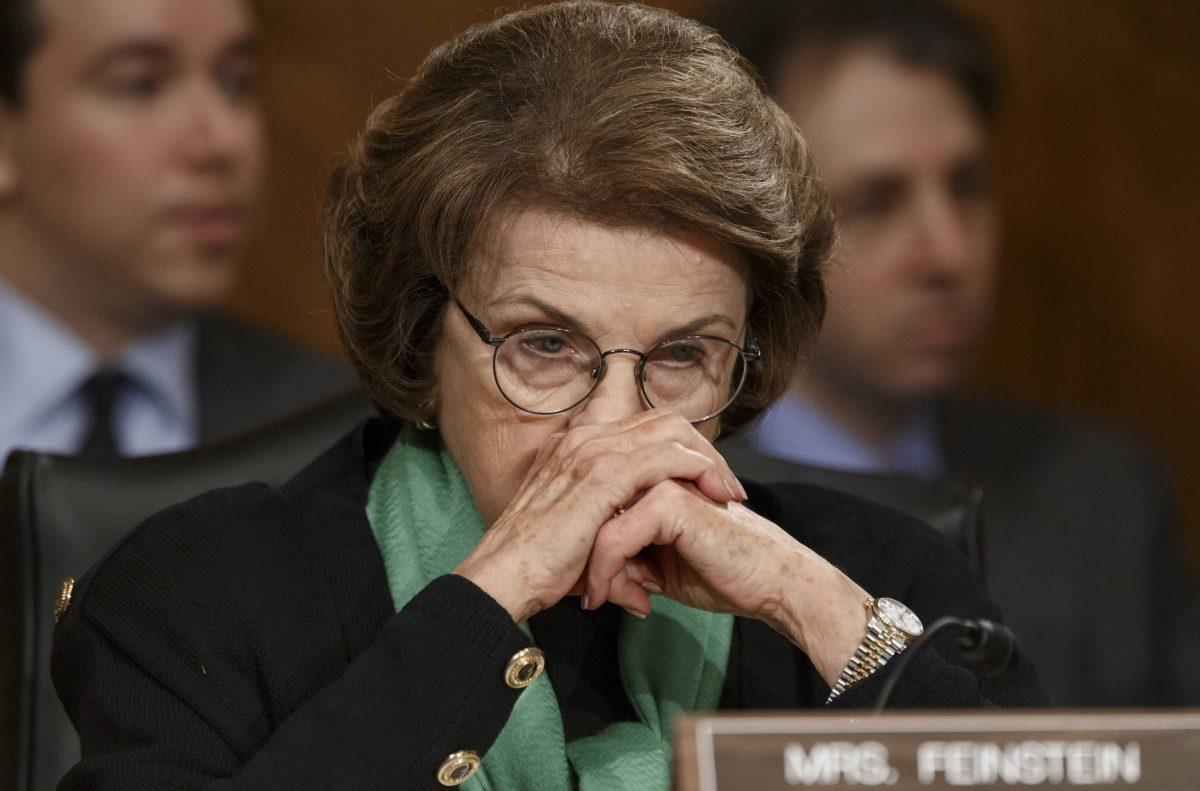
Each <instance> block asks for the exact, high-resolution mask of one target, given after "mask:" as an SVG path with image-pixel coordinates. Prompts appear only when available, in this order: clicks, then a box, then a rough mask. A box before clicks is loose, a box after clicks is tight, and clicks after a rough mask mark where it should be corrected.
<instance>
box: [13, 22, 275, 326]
mask: <svg viewBox="0 0 1200 791" xmlns="http://www.w3.org/2000/svg"><path fill="white" fill-rule="evenodd" d="M38 9H39V12H40V16H41V20H42V24H43V27H44V31H45V33H44V36H43V39H42V43H41V44H40V46H39V47H38V49H37V50H36V51H35V52H34V54H33V56H32V58H31V59H30V61H29V63H28V67H27V70H26V73H25V80H24V85H25V91H24V93H25V101H24V103H23V105H22V106H21V107H16V108H12V107H7V108H4V109H3V110H0V112H3V114H4V118H3V120H4V129H3V130H2V131H4V132H5V136H6V138H7V139H6V140H5V141H4V147H3V152H2V155H3V157H4V161H3V162H0V165H3V174H4V178H2V179H0V209H3V210H4V211H6V212H13V213H15V214H16V216H17V217H18V219H19V221H20V224H21V227H22V228H23V229H24V230H23V231H22V233H23V238H25V239H26V240H28V242H29V245H30V246H31V248H32V249H34V250H35V252H36V254H37V256H38V257H39V258H40V259H44V260H45V261H47V262H48V263H50V264H52V265H53V266H55V267H60V268H62V269H63V270H64V271H63V272H62V273H60V275H59V277H60V278H63V279H66V278H73V279H75V280H76V283H74V284H72V285H74V286H75V287H78V286H82V287H83V288H82V289H81V292H84V293H81V296H80V299H81V300H92V301H96V302H106V303H110V304H108V305H107V306H106V307H108V308H110V309H120V305H119V304H118V303H123V304H125V305H126V306H129V309H131V310H133V309H135V308H134V307H133V306H137V308H136V309H137V310H145V309H146V308H147V306H148V307H149V308H150V309H152V310H158V311H161V312H163V313H167V314H169V313H172V312H178V311H179V310H187V309H191V308H203V307H209V306H211V305H213V304H215V303H217V302H218V301H220V300H221V299H222V298H223V297H224V296H225V294H226V293H227V291H228V289H229V287H230V285H231V282H232V280H233V278H234V276H235V274H236V265H237V262H238V259H239V256H240V254H241V252H242V250H243V247H244V245H245V243H246V237H247V234H248V229H249V224H250V221H251V214H252V212H253V209H254V203H255V195H256V192H257V190H258V186H259V181H260V177H261V168H262V124H261V120H262V119H261V113H260V109H259V105H258V101H257V98H256V82H257V65H256V57H255V51H254V42H253V23H252V19H251V17H250V14H249V10H248V8H247V7H246V5H245V4H244V3H243V2H242V0H41V2H40V3H39V4H38Z"/></svg>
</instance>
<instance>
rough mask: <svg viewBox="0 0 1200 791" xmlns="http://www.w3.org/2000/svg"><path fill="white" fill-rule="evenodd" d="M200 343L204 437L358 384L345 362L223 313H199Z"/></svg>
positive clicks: (229, 432) (267, 419) (240, 428)
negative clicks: (201, 315)
mask: <svg viewBox="0 0 1200 791" xmlns="http://www.w3.org/2000/svg"><path fill="white" fill-rule="evenodd" d="M197 344H198V348H197V354H196V367H197V382H198V385H199V389H200V392H199V398H198V400H197V403H198V406H199V432H198V439H199V441H200V442H201V443H207V442H212V441H214V440H221V439H225V438H228V437H230V436H233V435H235V434H240V433H242V432H244V431H247V430H250V429H253V428H257V427H259V426H262V425H264V424H266V423H271V422H273V421H275V420H278V419H280V418H282V417H286V416H287V415H289V414H291V413H293V412H298V411H300V410H302V409H304V408H305V407H309V406H312V405H314V404H316V403H319V402H320V401H324V400H326V399H328V398H332V397H333V396H336V395H341V394H343V393H345V392H347V391H349V390H352V389H354V388H356V387H358V379H357V377H356V376H355V374H354V371H353V370H352V369H351V368H350V366H349V365H347V364H346V363H344V362H341V361H339V360H334V359H331V358H329V357H324V356H322V355H319V354H316V353H314V352H311V351H308V350H306V349H303V348H301V347H300V346H297V345H296V344H294V343H292V342H290V341H288V340H285V339H284V338H281V337H280V336H278V335H275V334H273V333H270V332H267V331H266V330H263V329H259V328H257V327H254V326H251V325H249V324H246V323H244V322H241V321H238V320H236V319H233V318H231V317H229V316H225V315H222V314H209V315H206V316H204V317H202V318H201V319H200V322H199V332H198V333H197Z"/></svg>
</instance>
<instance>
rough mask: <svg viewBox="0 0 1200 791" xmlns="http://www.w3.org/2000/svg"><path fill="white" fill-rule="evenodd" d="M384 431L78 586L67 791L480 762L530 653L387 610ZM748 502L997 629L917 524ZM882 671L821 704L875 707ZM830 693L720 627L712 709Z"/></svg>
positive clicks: (821, 544) (193, 507)
mask: <svg viewBox="0 0 1200 791" xmlns="http://www.w3.org/2000/svg"><path fill="white" fill-rule="evenodd" d="M394 436H395V434H394V432H391V431H388V430H386V429H384V428H383V427H382V425H381V424H379V423H378V422H377V421H373V422H370V423H368V424H366V426H365V427H364V428H360V429H359V430H357V431H355V432H354V433H353V434H352V435H350V436H349V437H347V438H346V439H344V440H343V441H341V442H340V443H338V445H336V446H335V447H334V448H333V449H332V450H330V451H329V452H328V453H326V454H325V455H324V456H323V457H322V458H320V459H318V460H317V461H316V462H315V463H314V464H313V465H311V466H310V467H309V468H308V469H307V470H305V471H304V472H302V473H301V474H300V475H298V476H297V477H296V478H295V479H294V480H292V481H291V482H290V483H288V484H286V485H285V486H283V487H281V488H279V489H271V488H269V487H267V486H264V485H251V486H243V487H238V488H235V489H227V490H221V491H216V492H211V493H209V494H207V495H204V496H202V497H200V498H197V499H196V500H193V501H191V502H188V503H185V504H182V505H179V506H176V507H174V508H172V509H169V510H168V511H164V512H162V513H160V514H158V515H157V516H155V517H153V518H151V519H150V520H149V521H147V522H146V523H144V524H143V525H142V526H141V527H139V528H138V529H137V530H136V531H135V532H134V533H132V534H131V535H130V537H129V538H127V539H126V540H125V541H124V542H123V543H122V544H121V545H120V546H119V547H117V548H116V549H114V551H113V552H112V553H110V555H109V557H108V558H107V559H106V560H104V561H103V562H102V563H101V564H99V565H98V566H97V567H96V568H95V569H93V570H92V571H90V572H89V573H88V574H87V575H86V576H85V577H84V578H83V579H82V580H80V582H79V583H78V584H77V585H76V592H75V595H74V600H73V602H72V604H71V606H70V608H69V609H68V610H67V613H66V615H65V617H64V618H63V620H62V623H61V624H60V625H59V626H58V627H57V630H56V633H55V644H54V655H53V662H52V665H53V675H54V682H55V687H56V688H57V690H58V693H59V696H60V698H61V699H62V701H63V704H64V706H65V708H66V710H67V712H68V713H69V714H70V716H71V719H72V721H73V722H74V723H75V725H76V727H77V728H78V729H79V731H80V735H81V741H82V745H83V760H82V762H81V763H80V764H79V765H78V766H77V767H76V768H75V769H74V770H72V772H71V773H70V774H69V775H68V776H67V778H66V779H65V781H64V783H63V784H62V786H61V787H62V788H64V789H84V788H88V789H96V788H114V789H116V788H120V789H126V790H130V791H136V790H137V789H151V788H153V789H157V788H173V789H186V788H205V789H233V788H247V789H249V788H254V789H264V788H281V789H307V788H353V789H394V788H410V789H421V788H427V789H435V788H438V785H437V782H436V779H435V774H436V771H437V768H438V766H439V765H440V764H441V762H442V761H443V760H444V759H445V757H446V756H447V755H449V754H451V753H453V752H456V751H458V750H463V749H473V750H476V751H477V752H479V753H480V754H481V755H484V754H485V753H486V751H487V749H488V748H489V746H490V745H491V744H492V742H493V741H494V740H495V738H496V736H497V735H498V733H499V731H500V729H501V728H502V727H503V725H504V723H505V721H506V720H507V718H508V715H509V712H510V711H511V709H512V706H513V705H514V703H515V701H516V699H517V696H518V694H519V693H518V692H517V691H515V690H512V689H509V688H508V687H507V686H506V685H505V684H504V682H503V680H502V679H503V673H504V668H505V665H506V663H507V662H508V660H509V658H510V657H511V656H512V655H513V654H514V653H515V652H516V651H518V650H520V649H521V648H523V647H525V646H527V645H529V639H528V637H526V635H525V633H524V632H522V631H521V630H520V629H518V628H517V627H516V626H515V625H514V624H513V622H512V619H511V618H510V617H509V616H508V614H507V612H505V611H504V609H503V608H501V607H500V606H499V605H498V604H497V603H496V602H495V601H494V600H493V599H491V598H490V597H489V596H488V595H487V594H486V593H484V592H483V591H482V590H480V589H479V588H477V587H475V586H474V585H473V584H471V583H470V582H469V581H467V580H466V579H465V578H463V577H459V576H456V575H452V574H451V575H446V576H443V577H440V578H438V579H436V580H434V581H433V582H432V583H430V585H428V586H427V587H426V588H425V589H424V590H423V591H422V592H421V593H420V594H418V595H417V596H416V597H415V598H414V599H413V600H412V601H411V602H409V603H408V604H407V605H406V606H405V607H404V608H403V609H402V610H401V611H400V612H399V613H396V612H394V611H393V607H392V602H391V597H390V594H389V589H388V584H387V578H386V573H385V571H384V566H383V561H382V558H381V556H380V553H379V550H378V547H377V546H376V543H375V539H374V536H373V534H372V532H371V529H370V526H369V525H368V523H367V520H366V516H365V508H364V505H365V503H366V498H367V491H368V487H369V476H370V472H369V471H370V469H371V468H372V466H373V464H374V462H375V460H377V459H378V458H380V457H381V456H382V454H383V452H385V450H386V448H387V447H388V446H389V445H390V443H391V442H392V441H393V439H394ZM747 488H748V489H749V490H750V500H749V504H750V505H751V506H752V507H754V508H755V509H757V510H758V511H759V512H760V513H763V514H764V515H766V516H768V518H771V519H773V520H774V521H776V522H777V523H778V524H780V525H781V526H782V527H784V528H785V529H787V530H788V531H790V532H791V533H792V534H793V535H795V536H796V537H797V538H798V539H799V540H800V541H802V542H803V543H805V544H806V545H808V546H809V547H811V548H812V549H814V550H815V551H817V552H820V553H822V554H823V555H824V556H825V557H827V558H829V559H830V560H831V561H832V562H834V563H836V564H837V565H838V566H839V567H841V568H842V569H844V570H845V571H846V573H848V574H849V575H850V576H851V577H853V578H855V579H856V580H858V581H859V582H860V583H861V584H862V585H864V587H866V588H867V589H868V590H870V591H871V592H872V593H874V594H876V595H889V596H894V597H896V598H899V599H901V600H902V601H905V602H906V603H908V604H909V605H910V606H911V607H912V608H913V609H914V610H915V611H916V612H917V613H918V614H919V615H920V616H921V617H922V618H923V619H925V620H926V622H927V623H928V622H931V621H932V620H933V619H935V618H937V617H939V616H941V615H943V614H945V613H948V612H955V613H959V614H962V615H964V616H968V617H987V618H995V617H997V615H998V613H997V611H996V609H995V607H994V606H993V605H992V604H991V603H990V602H989V601H988V600H987V598H986V596H985V595H984V593H983V591H982V589H981V588H980V586H979V584H978V582H977V580H976V578H975V576H974V574H973V573H972V572H971V570H970V568H969V567H968V565H967V563H966V560H965V559H964V558H963V556H962V555H961V554H960V553H959V552H958V551H957V550H956V549H954V548H953V547H951V546H949V544H948V543H946V542H945V541H943V540H942V539H941V537H940V536H939V535H937V534H936V533H935V532H934V531H933V530H932V529H931V528H929V527H928V526H926V525H924V524H922V523H920V522H917V521H915V520H911V519H908V518H907V517H904V516H901V515H900V514H897V513H894V512H891V511H888V510H886V509H882V508H879V507H878V506H873V505H871V504H869V503H866V502H865V501H862V500H856V499H854V498H850V497H846V496H843V495H839V494H835V493H833V492H829V491H826V490H822V489H817V488H813V487H804V486H781V487H771V488H761V487H754V486H748V487H747ZM559 606H564V607H572V606H576V605H575V604H574V602H564V603H562V604H561V605H559ZM531 623H532V622H531ZM534 628H535V634H536V633H537V632H536V626H535V627H534ZM547 653H548V656H547V661H548V663H554V662H555V661H556V655H555V653H554V651H553V650H552V649H550V648H547ZM914 660H915V661H914V662H913V663H912V665H911V666H910V668H911V671H910V673H909V674H907V675H906V676H905V677H904V679H903V680H902V681H901V682H900V683H899V684H897V687H896V694H895V697H894V698H893V701H894V702H895V703H896V704H897V705H899V706H918V705H924V706H938V707H962V706H978V705H988V704H997V705H1009V706H1012V705H1029V704H1038V703H1041V702H1042V701H1043V698H1042V695H1041V692H1040V690H1039V688H1038V684H1037V680H1036V677H1035V674H1034V671H1033V669H1032V668H1031V667H1029V666H1028V665H1025V666H1022V667H1021V668H1019V669H1018V671H1017V672H1016V673H1015V674H1012V675H1009V676H1007V677H1004V678H1000V679H987V680H978V679H976V677H975V676H974V675H973V674H972V673H971V672H970V671H969V670H967V669H965V668H964V667H963V666H961V665H960V664H959V660H958V657H957V655H956V652H955V651H954V649H953V647H952V645H947V644H945V643H942V644H937V643H935V650H931V651H928V652H924V653H921V654H918V655H916V656H915V657H914ZM886 673H887V669H886V668H885V670H884V671H882V672H881V673H877V674H876V676H875V677H874V678H872V679H871V680H868V681H867V682H864V683H862V684H861V685H858V686H856V687H852V688H851V689H850V690H848V691H847V692H846V693H845V694H843V695H842V696H841V697H840V698H838V700H837V701H835V705H837V706H839V707H855V706H858V707H861V706H867V705H870V704H871V703H872V702H873V700H874V696H875V694H876V693H877V692H878V687H879V684H880V682H881V681H882V679H883V678H884V677H885V676H886ZM538 683H542V682H538ZM828 689H829V688H828V686H827V685H826V684H825V683H824V682H823V681H822V680H821V678H820V676H819V675H818V674H817V673H816V671H815V670H814V669H813V667H812V664H811V663H810V662H809V661H808V659H807V657H805V656H804V655H803V654H802V653H801V652H800V651H799V650H798V649H796V648H795V647H794V646H792V644H791V643H789V642H788V641H787V640H786V639H784V638H783V637H781V636H780V635H778V634H777V633H775V632H774V631H772V630H771V629H770V628H769V627H767V626H766V625H764V624H763V623H761V622H759V621H751V620H745V619H741V618H739V619H736V621H735V627H734V637H733V648H732V650H731V654H730V660H729V667H728V671H727V676H726V685H725V690H724V693H723V697H722V703H723V706H732V707H754V708H779V707H783V708H795V707H811V706H819V705H822V703H823V700H824V697H825V695H826V694H827V693H828ZM556 692H559V690H558V689H557V688H556ZM561 705H562V702H561V698H560V706H561ZM568 714H569V712H568V711H564V716H566V715H568ZM484 760H485V761H486V755H485V757H484Z"/></svg>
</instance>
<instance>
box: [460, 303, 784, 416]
mask: <svg viewBox="0 0 1200 791" xmlns="http://www.w3.org/2000/svg"><path fill="white" fill-rule="evenodd" d="M454 304H455V305H457V306H458V309H459V310H461V311H462V314H463V316H465V317H466V319H467V323H468V324H470V325H471V329H473V330H475V334H477V335H478V336H479V340H481V341H483V342H484V343H486V344H487V345H489V346H491V347H492V379H493V380H494V381H495V382H496V389H497V390H499V391H500V395H502V396H504V400H505V401H507V402H508V403H510V404H512V405H513V406H514V407H516V408H517V409H519V410H521V411H522V412H527V413H529V414H531V415H561V414H562V413H563V412H568V411H570V410H572V409H574V408H575V407H577V406H579V405H580V404H582V403H583V402H584V401H586V400H588V398H589V397H590V396H591V395H592V393H593V392H595V390H596V386H597V385H598V384H600V380H601V379H603V378H604V374H605V373H606V372H607V371H608V366H607V364H606V363H607V359H608V356H609V355H610V354H632V355H633V356H635V357H637V358H638V362H637V365H636V366H635V367H634V373H633V376H634V379H635V380H636V381H637V385H638V390H639V391H640V392H641V394H642V398H643V399H644V400H645V402H646V403H647V404H649V405H650V407H651V408H653V407H654V401H653V400H652V399H651V398H650V394H649V393H647V392H646V360H648V359H649V358H650V355H651V354H653V353H654V352H655V351H656V350H658V349H659V348H661V347H663V346H666V345H667V344H669V343H678V342H679V341H686V340H709V341H720V342H722V343H728V344H729V345H730V346H732V347H733V348H734V349H736V350H737V352H738V353H739V354H740V355H741V356H742V360H743V362H744V364H745V366H746V369H745V370H744V371H743V372H742V377H741V379H740V380H739V381H738V385H737V389H736V390H734V391H733V393H731V394H730V396H729V400H728V401H726V402H725V405H724V406H722V407H721V408H720V409H718V410H717V411H716V412H713V413H712V414H709V415H705V416H704V417H702V418H697V419H696V420H690V421H688V422H690V423H692V424H693V425H695V424H697V423H704V422H706V421H708V420H712V419H713V418H715V417H717V416H718V415H720V414H721V413H722V412H724V411H725V410H726V409H728V408H729V407H730V405H731V404H732V403H733V402H734V401H735V400H737V397H738V394H739V393H741V392H742V387H743V386H744V385H745V384H746V374H747V373H749V365H750V363H753V362H757V361H758V360H761V359H762V350H761V349H760V348H759V346H758V341H757V340H755V338H754V334H753V333H751V332H750V331H749V330H747V331H746V348H744V349H743V348H742V347H741V346H738V345H737V344H736V343H734V342H733V341H731V340H729V339H728V338H721V337H719V336H716V335H682V336H680V337H678V338H667V339H665V340H663V341H660V342H658V343H656V344H655V345H654V346H651V347H650V350H649V351H646V352H640V351H638V350H637V349H609V350H608V351H602V350H601V349H600V344H598V343H596V341H594V340H593V339H592V338H590V337H589V336H587V335H584V334H583V333H582V332H576V331H575V330H571V329H568V328H566V327H556V326H553V325H550V326H544V327H518V328H517V329H515V330H513V331H511V332H509V333H506V334H505V335H501V336H499V337H497V336H495V335H493V334H492V331H491V330H489V329H488V328H487V325H486V324H484V323H483V322H482V321H480V320H479V319H477V318H476V317H475V316H474V315H472V314H471V311H469V310H467V309H466V307H465V306H464V305H463V303H462V302H460V301H459V300H457V299H455V300H454ZM532 330H553V331H555V332H564V333H566V334H567V335H570V336H573V337H576V338H583V339H584V340H586V341H587V342H588V343H590V344H591V345H592V348H593V349H595V350H596V355H597V357H598V359H599V360H600V365H599V366H598V367H597V369H593V371H592V376H591V378H592V383H591V384H590V385H589V386H588V389H587V390H586V391H584V393H583V395H581V396H580V397H579V398H578V399H576V400H575V402H574V403H573V404H571V405H570V406H565V407H563V408H562V409H555V410H553V411H551V412H539V411H537V410H536V409H529V408H528V407H524V406H521V405H520V404H518V403H517V402H516V401H513V400H512V399H511V398H510V397H509V395H508V393H506V392H504V386H503V385H502V384H500V372H499V371H497V370H496V358H497V357H498V355H499V354H500V347H501V346H503V345H504V344H505V343H506V342H507V341H508V340H509V339H510V338H512V337H514V336H516V335H520V334H522V333H526V332H530V331H532Z"/></svg>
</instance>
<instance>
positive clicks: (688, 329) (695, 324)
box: [655, 313, 737, 343]
mask: <svg viewBox="0 0 1200 791" xmlns="http://www.w3.org/2000/svg"><path fill="white" fill-rule="evenodd" d="M714 324H724V325H725V326H727V327H729V329H730V330H731V331H733V332H736V331H737V325H736V324H734V323H733V319H731V318H729V317H728V316H726V315H725V314H724V313H709V314H708V315H707V316H701V317H700V318H698V319H693V320H692V321H689V322H688V323H687V324H680V325H679V326H677V327H672V328H671V329H669V330H667V331H666V332H664V333H662V334H661V335H659V336H658V340H657V341H655V342H656V343H662V342H663V341H665V340H670V339H671V338H679V337H681V336H684V335H699V334H700V332H701V330H706V329H709V328H711V327H712V326H713V325H714Z"/></svg>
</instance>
